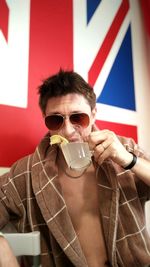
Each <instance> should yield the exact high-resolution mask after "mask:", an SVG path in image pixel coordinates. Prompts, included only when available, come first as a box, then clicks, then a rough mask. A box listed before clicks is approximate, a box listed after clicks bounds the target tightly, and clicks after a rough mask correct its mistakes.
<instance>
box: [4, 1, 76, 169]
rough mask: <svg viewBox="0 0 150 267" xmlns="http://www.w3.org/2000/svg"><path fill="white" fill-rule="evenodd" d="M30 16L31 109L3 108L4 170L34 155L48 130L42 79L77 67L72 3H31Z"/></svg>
mask: <svg viewBox="0 0 150 267" xmlns="http://www.w3.org/2000/svg"><path fill="white" fill-rule="evenodd" d="M30 16H31V17H30V51H29V92H28V107H27V108H26V109H23V108H17V107H10V106H5V105H0V116H1V131H0V166H3V167H9V166H10V165H11V164H12V163H13V162H14V161H16V160H17V159H19V158H20V157H23V156H24V155H26V154H29V153H32V152H33V151H34V149H35V147H36V145H37V144H38V142H39V141H40V139H41V138H42V137H43V135H44V134H45V133H46V131H47V130H46V127H45V126H44V122H43V118H42V115H41V112H40V109H39V107H38V96H37V89H36V88H37V86H38V85H39V84H40V83H41V80H42V79H43V78H46V77H47V76H48V75H51V74H53V73H55V72H57V71H58V70H59V68H60V67H62V68H71V69H72V68H73V37H72V36H73V33H72V29H73V26H72V24H73V20H72V1H70V0H64V1H63V4H60V2H59V1H49V0H44V1H43V2H42V4H41V2H40V1H31V12H30ZM20 41H24V40H20ZM8 77H9V74H8ZM12 90H13V88H12ZM8 97H9V96H8Z"/></svg>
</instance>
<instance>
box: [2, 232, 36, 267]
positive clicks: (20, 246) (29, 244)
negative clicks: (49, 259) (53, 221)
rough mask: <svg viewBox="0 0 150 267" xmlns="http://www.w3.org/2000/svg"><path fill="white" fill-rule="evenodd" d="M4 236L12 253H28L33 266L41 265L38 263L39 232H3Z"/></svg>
mask: <svg viewBox="0 0 150 267" xmlns="http://www.w3.org/2000/svg"><path fill="white" fill-rule="evenodd" d="M3 235H4V237H5V238H6V239H7V240H8V242H9V245H10V246H11V248H12V250H13V253H14V255H15V256H16V257H18V256H23V255H28V256H32V257H33V265H32V266H33V267H41V265H40V253H41V248H40V232H39V231H35V232H30V233H5V232H3Z"/></svg>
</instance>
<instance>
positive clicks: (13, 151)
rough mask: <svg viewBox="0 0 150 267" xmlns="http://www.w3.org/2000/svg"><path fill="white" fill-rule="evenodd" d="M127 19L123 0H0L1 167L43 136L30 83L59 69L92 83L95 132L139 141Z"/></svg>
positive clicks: (128, 9)
mask: <svg viewBox="0 0 150 267" xmlns="http://www.w3.org/2000/svg"><path fill="white" fill-rule="evenodd" d="M131 17H132V16H131V7H130V3H129V1H128V0H113V1H109V0H63V1H59V0H54V1H49V0H44V1H36V0H35V1H34V0H32V1H31V0H26V1H23V0H22V1H20V0H17V1H12V0H7V1H5V0H0V58H1V60H0V73H1V75H0V104H1V105H0V118H1V131H0V147H1V150H0V166H6V167H8V166H10V165H11V164H12V163H13V162H14V161H15V160H17V159H18V158H20V157H22V156H24V155H26V154H29V153H30V152H33V150H34V148H35V146H36V145H37V144H38V142H39V140H40V139H41V137H42V136H43V135H44V134H45V132H46V128H45V126H44V123H43V119H42V115H41V113H40V110H39V107H38V96H37V91H36V88H37V87H38V85H39V84H40V83H41V80H42V79H43V78H46V77H47V76H48V75H51V74H53V73H55V72H57V71H58V70H59V69H60V67H61V68H64V69H74V70H75V71H77V72H78V73H80V74H81V75H82V76H83V77H84V78H85V79H86V80H87V81H88V82H89V83H90V84H91V85H92V86H93V88H94V90H95V93H96V96H97V109H98V114H97V124H98V125H99V127H100V128H101V129H104V128H108V129H110V130H113V131H115V132H116V133H117V134H120V135H124V136H130V137H133V138H134V139H135V140H136V141H137V139H138V134H137V126H138V120H137V111H136V108H137V106H136V97H135V85H134V68H133V57H132V55H133V54H132V27H131Z"/></svg>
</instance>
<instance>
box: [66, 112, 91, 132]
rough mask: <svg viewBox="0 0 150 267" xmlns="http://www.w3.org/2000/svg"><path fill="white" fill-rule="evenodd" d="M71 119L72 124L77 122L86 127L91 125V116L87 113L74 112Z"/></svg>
mask: <svg viewBox="0 0 150 267" xmlns="http://www.w3.org/2000/svg"><path fill="white" fill-rule="evenodd" d="M70 121H71V123H72V124H77V125H80V126H81V127H83V128H86V127H87V126H88V125H89V116H88V115H87V114H85V113H77V114H72V115H71V116H70Z"/></svg>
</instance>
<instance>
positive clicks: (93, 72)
mask: <svg viewBox="0 0 150 267" xmlns="http://www.w3.org/2000/svg"><path fill="white" fill-rule="evenodd" d="M128 10H129V2H128V0H123V2H122V4H121V6H120V8H119V9H118V12H117V14H116V16H115V18H114V21H113V22H112V24H111V27H110V29H109V31H108V33H107V35H106V37H105V39H104V41H103V44H102V46H101V47H100V49H99V51H98V53H97V56H96V58H95V60H94V62H93V64H92V66H91V68H90V70H89V73H88V81H89V83H90V84H91V86H94V84H95V82H96V80H97V77H98V75H99V73H100V71H101V69H102V67H103V65H104V62H105V60H106V58H107V56H108V54H109V52H110V49H111V47H112V45H113V42H114V40H115V38H116V36H117V34H118V31H119V29H120V26H121V24H122V22H123V20H124V18H125V16H126V14H127V12H128Z"/></svg>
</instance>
